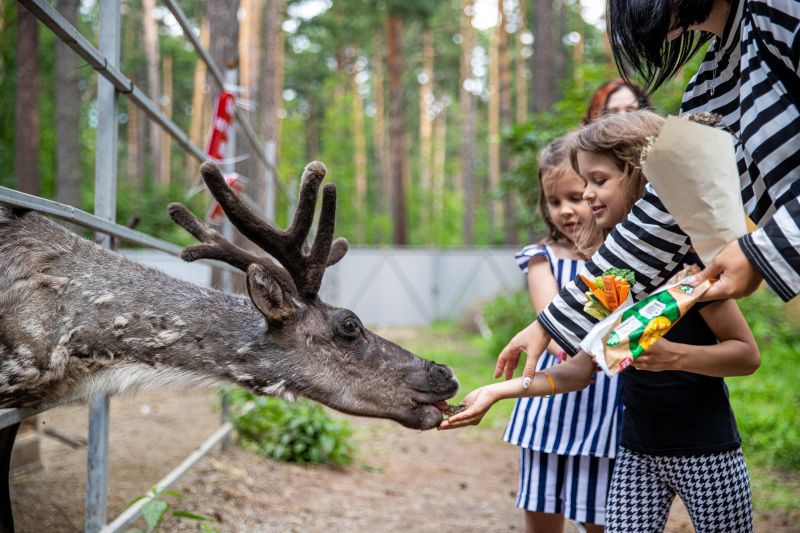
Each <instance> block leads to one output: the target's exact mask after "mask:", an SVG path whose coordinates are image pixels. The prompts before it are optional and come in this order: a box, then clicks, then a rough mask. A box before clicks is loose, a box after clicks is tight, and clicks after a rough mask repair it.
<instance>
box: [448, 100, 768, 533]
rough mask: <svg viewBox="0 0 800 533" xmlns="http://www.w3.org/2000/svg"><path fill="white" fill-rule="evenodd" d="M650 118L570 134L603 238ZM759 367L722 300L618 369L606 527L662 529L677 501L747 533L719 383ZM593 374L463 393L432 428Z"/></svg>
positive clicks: (736, 316)
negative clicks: (619, 420)
mask: <svg viewBox="0 0 800 533" xmlns="http://www.w3.org/2000/svg"><path fill="white" fill-rule="evenodd" d="M662 123H663V121H662V119H660V118H659V117H658V116H656V115H653V114H652V113H649V112H646V111H638V112H633V113H625V114H621V115H610V116H607V117H604V118H602V119H600V120H599V121H597V122H595V123H593V124H592V125H590V126H587V127H585V128H584V129H582V130H581V131H579V132H578V134H577V136H576V137H575V139H574V142H573V143H572V148H571V160H572V162H573V166H575V168H576V170H577V171H578V172H579V173H580V174H581V176H583V177H584V179H586V181H587V187H586V191H585V194H584V197H585V198H586V199H587V201H588V202H589V204H590V206H591V208H592V213H593V214H594V216H595V222H596V224H597V225H598V227H600V228H601V229H603V230H604V231H606V232H608V231H610V230H611V229H612V228H613V227H614V226H615V225H616V224H617V223H619V222H620V221H621V220H622V219H623V218H624V216H625V215H626V213H627V210H628V209H630V207H631V205H632V204H633V202H634V201H635V199H636V196H637V194H641V191H642V189H643V186H644V177H643V175H642V173H641V170H640V168H639V157H640V154H641V150H642V148H643V147H644V146H645V144H646V142H647V138H648V137H652V136H655V135H657V134H658V131H659V129H660V127H661V124H662ZM759 365H760V357H759V353H758V348H757V346H756V344H755V340H754V339H753V335H752V333H751V332H750V329H749V327H748V325H747V322H746V321H745V320H744V317H743V316H742V314H741V313H740V311H739V308H738V307H737V306H736V303H735V302H733V301H732V300H723V301H718V302H713V303H710V304H707V305H702V304H701V305H695V306H694V307H693V308H692V309H691V310H690V311H689V312H688V313H687V314H686V315H685V316H684V317H683V318H681V320H680V322H678V323H677V324H676V325H675V327H673V328H672V329H671V330H670V331H669V332H668V333H667V335H666V337H665V338H663V339H661V340H659V341H658V342H656V343H655V344H654V345H653V346H652V347H651V348H650V349H649V350H648V351H647V352H645V353H644V354H642V355H641V356H639V358H637V359H636V360H635V361H634V363H633V365H632V366H631V367H628V368H626V369H625V370H624V371H622V372H621V373H620V374H619V376H620V378H621V380H622V391H623V392H622V403H623V405H624V406H625V414H624V417H623V426H622V438H621V441H620V449H619V451H618V453H617V458H616V465H615V469H614V475H613V478H612V482H611V489H610V494H609V499H608V516H607V519H606V527H607V529H608V530H609V531H612V532H620V531H631V532H639V531H662V530H663V529H664V524H665V523H666V519H667V515H668V513H669V508H670V504H671V502H672V500H673V499H674V497H675V495H676V494H677V495H678V496H680V498H681V499H682V500H683V502H684V503H685V504H686V508H687V510H688V511H689V516H690V517H691V518H692V522H693V523H694V527H695V529H696V531H698V532H707V531H726V532H739V531H742V532H744V531H752V508H751V495H750V482H749V478H748V475H747V468H746V466H745V463H744V458H743V456H742V452H741V448H740V443H741V441H740V439H739V433H738V430H737V428H736V420H735V418H734V415H733V412H732V410H731V407H730V404H729V402H728V391H727V388H726V387H725V383H724V381H723V379H722V378H723V377H725V376H737V375H747V374H751V373H753V372H755V370H756V369H757V368H758V366H759ZM593 370H594V364H593V361H592V359H591V358H590V357H589V356H588V355H587V354H585V353H582V352H581V353H579V354H578V355H577V356H576V357H574V358H572V359H570V360H569V361H568V362H567V363H566V364H563V365H559V366H557V367H555V368H553V369H551V370H548V371H547V372H538V373H537V374H536V378H535V379H534V380H533V382H532V383H531V385H530V387H528V388H527V389H525V388H523V387H522V383H521V381H522V380H521V378H517V379H513V380H510V381H506V382H503V383H494V384H491V385H488V386H485V387H482V388H480V389H477V390H475V391H473V392H472V393H471V394H470V395H469V396H468V397H467V398H466V400H465V403H467V404H468V405H469V409H467V410H466V411H464V412H463V413H461V414H459V415H456V416H453V417H451V418H450V419H449V420H447V421H445V422H443V424H442V426H443V427H444V429H447V428H450V427H461V426H463V425H471V424H477V423H478V422H480V420H481V418H482V417H483V415H484V414H485V413H486V411H487V410H488V409H489V408H490V407H491V406H492V405H493V404H494V403H495V402H496V401H497V400H499V399H502V398H513V397H520V396H531V395H533V396H541V395H547V394H553V393H561V392H567V391H573V390H578V389H581V388H583V387H584V386H586V384H587V383H588V382H589V379H590V376H591V375H592V373H593Z"/></svg>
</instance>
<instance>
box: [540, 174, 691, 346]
mask: <svg viewBox="0 0 800 533" xmlns="http://www.w3.org/2000/svg"><path fill="white" fill-rule="evenodd" d="M691 250H692V248H691V244H690V242H689V237H687V236H686V234H685V233H684V232H683V231H682V230H681V229H680V228H679V227H678V224H677V223H676V222H675V219H673V218H672V215H670V214H669V213H668V212H667V210H666V209H665V208H664V205H663V204H662V203H661V201H660V200H659V199H658V196H656V193H655V190H654V189H653V188H652V187H651V186H650V185H648V186H647V188H646V189H645V194H644V196H643V197H642V198H641V199H640V200H639V201H638V202H637V203H636V204H635V205H634V206H633V209H632V210H631V212H630V213H629V214H628V216H627V218H626V219H625V220H624V221H623V222H622V223H621V224H619V225H617V227H616V228H615V229H614V230H613V231H612V232H611V233H610V234H609V235H608V237H607V238H606V240H605V242H604V243H603V246H601V247H600V249H599V250H598V251H597V252H596V253H595V254H594V255H593V256H592V258H591V260H590V261H587V263H586V266H585V268H584V270H583V273H584V274H588V275H590V276H599V275H600V274H602V272H603V271H604V270H606V269H607V268H610V267H618V268H628V269H630V270H632V271H633V272H634V273H635V275H636V284H635V285H634V287H633V294H634V298H641V297H643V296H645V295H647V294H649V293H651V292H652V291H653V290H654V289H656V288H658V287H659V286H660V285H662V284H663V283H664V282H665V281H667V280H668V279H669V278H670V277H672V275H673V274H675V273H676V272H677V271H678V270H679V269H680V267H681V266H682V265H683V264H684V263H685V262H687V260H689V261H692V260H696V256H695V254H694V252H693V251H691ZM585 290H587V287H586V286H585V285H584V284H583V282H582V281H580V279H576V280H575V281H572V282H570V283H569V284H568V285H567V286H566V287H564V288H563V289H562V290H561V292H560V293H559V294H558V295H557V296H556V297H555V299H554V300H553V301H552V302H551V303H550V305H549V306H548V307H546V308H545V309H544V310H543V311H542V312H541V313H539V316H538V317H537V320H538V321H539V323H540V324H541V325H542V327H544V329H545V330H546V331H547V332H548V333H549V334H550V336H551V337H552V338H553V339H554V340H555V341H556V343H557V344H559V345H560V346H561V347H563V348H564V349H565V350H566V351H567V352H569V353H570V354H572V355H574V354H575V353H576V352H577V351H578V344H579V343H580V341H581V340H582V339H583V337H584V336H585V335H586V333H588V331H589V330H590V329H591V328H592V326H593V325H594V323H595V322H597V320H595V319H593V318H592V317H590V316H589V315H587V314H586V313H584V312H583V304H584V303H585V302H586V296H585V295H584V293H583V291H585Z"/></svg>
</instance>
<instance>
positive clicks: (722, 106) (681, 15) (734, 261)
mask: <svg viewBox="0 0 800 533" xmlns="http://www.w3.org/2000/svg"><path fill="white" fill-rule="evenodd" d="M608 5H609V12H608V24H609V34H610V40H611V47H612V50H613V53H614V57H615V60H616V62H617V64H618V66H619V68H620V70H621V72H622V74H623V76H625V77H630V76H631V75H633V74H634V73H636V74H639V75H641V76H642V77H643V78H644V79H645V80H646V82H647V83H646V88H647V89H649V90H651V91H653V90H655V89H657V88H658V87H659V86H660V85H661V84H663V83H664V82H665V81H666V80H668V79H670V78H671V77H673V76H674V75H675V74H676V73H677V72H678V71H679V70H680V68H681V67H682V66H683V65H685V64H686V62H687V61H688V60H689V58H690V57H691V56H692V55H693V54H694V53H695V52H696V51H697V50H699V49H700V48H701V47H702V46H703V44H704V43H707V42H709V41H713V42H712V43H711V45H710V47H709V49H708V51H707V52H706V54H705V56H704V58H703V62H702V64H701V65H700V68H699V69H698V71H697V73H696V74H695V76H694V77H693V78H692V81H691V82H690V83H689V86H688V87H687V89H686V92H685V94H684V97H683V104H682V106H681V111H682V112H683V113H696V112H701V111H705V112H711V113H717V114H719V115H721V116H722V117H723V122H724V123H725V125H727V127H728V128H729V129H730V130H731V131H732V132H733V133H734V134H735V135H736V136H737V137H738V142H737V146H736V155H737V161H738V166H739V172H740V173H741V180H740V183H741V194H742V201H743V203H744V206H745V210H746V212H747V213H748V215H749V216H750V218H752V219H753V220H754V221H755V222H756V223H757V224H758V225H759V226H760V228H759V229H758V230H756V231H754V232H753V233H750V234H747V235H745V236H744V237H742V238H740V239H739V240H738V241H734V242H732V243H730V244H729V245H728V246H727V247H726V248H724V249H723V251H722V252H720V254H719V255H718V256H717V257H716V259H714V261H712V263H711V264H710V265H708V266H707V267H706V269H705V270H704V271H703V273H702V274H701V276H702V277H703V278H705V277H709V278H711V277H714V278H718V279H719V281H718V282H717V283H716V284H715V285H714V286H713V287H712V288H711V289H710V290H709V291H708V292H707V293H706V295H705V296H704V299H708V300H713V299H722V298H738V297H741V296H744V295H747V294H750V293H751V292H753V291H754V290H755V289H756V288H757V287H758V285H759V284H760V282H761V280H762V279H764V280H766V281H767V283H768V284H769V285H770V286H771V287H772V288H773V289H774V290H775V292H777V293H778V294H779V295H780V296H781V298H783V299H784V300H787V301H788V300H789V299H791V298H793V297H794V296H796V295H797V294H798V293H800V226H799V225H798V224H799V223H800V198H799V197H798V196H799V195H800V112H799V111H798V107H797V106H798V103H800V76H798V63H800V2H797V1H790V0H730V1H727V0H609V4H608ZM696 260H697V257H696V256H695V254H694V252H693V251H692V249H691V242H690V241H689V238H688V237H687V236H686V234H685V233H683V231H682V230H681V229H680V228H679V227H678V225H677V224H676V223H675V220H674V219H673V218H672V216H671V215H670V214H669V213H668V212H667V210H666V209H665V208H664V206H663V205H662V204H661V202H660V201H659V199H658V197H657V195H656V194H655V191H654V190H653V188H652V187H649V186H648V188H647V189H646V190H645V195H644V197H643V198H642V199H641V200H639V202H637V203H636V205H635V206H634V208H633V210H632V212H631V213H630V214H629V215H628V217H627V218H626V219H625V220H624V221H623V222H622V223H621V224H619V225H618V226H617V228H616V229H615V230H614V231H612V232H611V233H610V234H609V235H608V237H607V238H606V241H605V244H604V245H603V246H602V247H601V248H600V250H598V251H597V252H596V253H595V255H594V256H592V258H591V260H590V261H588V262H587V263H586V268H585V271H584V273H587V272H586V271H588V273H589V274H591V275H592V276H597V275H599V274H601V273H602V271H603V270H604V269H606V268H608V267H610V266H618V267H624V268H630V269H632V270H634V271H635V275H636V280H637V283H636V286H635V287H634V289H633V290H634V293H635V295H636V297H637V298H639V297H641V296H642V295H645V294H649V293H651V292H652V291H653V290H654V289H656V288H657V287H659V286H660V285H662V284H663V283H664V282H665V281H666V280H667V279H669V278H670V277H671V276H672V275H674V274H675V273H676V272H677V271H678V270H679V269H680V268H681V265H683V264H684V263H688V262H691V261H696ZM585 289H586V287H584V286H583V284H582V282H579V283H575V282H571V283H569V284H568V285H567V286H566V287H565V288H564V289H562V290H561V292H560V293H559V294H558V296H556V297H555V299H554V300H553V302H552V303H551V304H550V305H549V306H547V307H546V308H545V309H544V310H543V311H542V312H541V313H539V315H538V317H537V320H536V322H534V323H533V324H531V325H530V326H528V327H527V328H525V329H524V330H522V331H521V332H519V333H518V334H517V335H516V336H515V337H514V338H513V339H512V340H511V342H510V343H509V344H508V345H507V346H506V347H505V348H504V349H503V351H502V352H501V353H500V356H499V358H498V362H497V371H496V373H497V375H499V374H501V373H505V375H506V376H510V375H511V373H512V372H513V369H514V368H515V367H516V365H517V363H518V361H519V356H520V354H521V352H523V351H525V352H526V353H528V354H538V353H541V351H542V349H543V348H544V346H546V345H547V342H549V340H550V338H551V337H552V339H553V340H554V341H555V342H556V343H557V344H559V345H560V346H561V347H563V348H564V349H565V350H566V351H567V352H568V353H570V354H574V353H575V352H576V351H577V349H578V344H579V342H580V340H581V339H582V338H583V337H584V336H585V335H586V333H587V332H588V330H589V329H590V328H591V327H592V325H593V322H594V320H592V319H591V318H590V317H588V316H587V315H586V314H585V313H584V312H583V303H584V301H585V300H586V298H585V296H584V294H583V290H585ZM535 365H536V357H528V360H527V361H526V367H525V371H524V375H525V376H527V377H532V376H533V375H534V374H535Z"/></svg>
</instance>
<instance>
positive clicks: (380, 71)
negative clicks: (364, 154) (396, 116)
mask: <svg viewBox="0 0 800 533" xmlns="http://www.w3.org/2000/svg"><path fill="white" fill-rule="evenodd" d="M371 64H372V87H373V89H372V91H373V99H374V100H375V122H374V125H373V134H372V139H373V150H374V152H375V167H376V168H377V172H378V179H377V180H376V184H375V185H376V189H377V191H376V192H377V194H376V195H375V197H376V198H378V205H377V208H378V209H377V211H383V210H384V208H385V206H384V205H383V204H384V202H383V199H384V198H385V196H386V193H387V192H388V191H389V181H388V180H389V150H388V145H387V143H386V97H385V90H386V86H385V75H384V42H383V39H382V38H381V34H380V33H379V32H377V31H376V32H374V33H373V37H372V62H371Z"/></svg>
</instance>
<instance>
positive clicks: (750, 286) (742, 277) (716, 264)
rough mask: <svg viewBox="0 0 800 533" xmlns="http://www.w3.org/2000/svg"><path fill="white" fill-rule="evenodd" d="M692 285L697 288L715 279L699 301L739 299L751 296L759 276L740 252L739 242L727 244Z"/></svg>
mask: <svg viewBox="0 0 800 533" xmlns="http://www.w3.org/2000/svg"><path fill="white" fill-rule="evenodd" d="M694 278H695V279H694V280H693V281H692V285H694V286H697V285H699V284H700V283H702V282H703V281H705V280H707V279H716V280H717V282H716V283H714V284H713V285H712V286H711V288H710V289H708V291H706V293H705V294H704V295H703V296H701V297H700V301H703V302H705V301H711V300H724V299H726V298H734V299H736V298H741V297H743V296H747V295H748V294H752V293H753V292H754V291H755V290H756V289H757V288H758V286H759V285H760V284H761V280H762V279H763V278H762V277H761V274H760V273H759V272H758V270H756V267H754V266H753V264H752V263H751V262H750V261H749V260H748V259H747V256H746V255H744V252H742V248H741V246H739V241H733V242H731V243H729V244H728V245H727V246H725V248H723V249H722V251H721V252H720V253H719V254H717V257H715V258H714V260H713V261H711V264H710V265H708V266H707V267H706V269H705V270H703V271H702V272H700V273H699V274H697V275H696V276H695V277H694Z"/></svg>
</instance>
